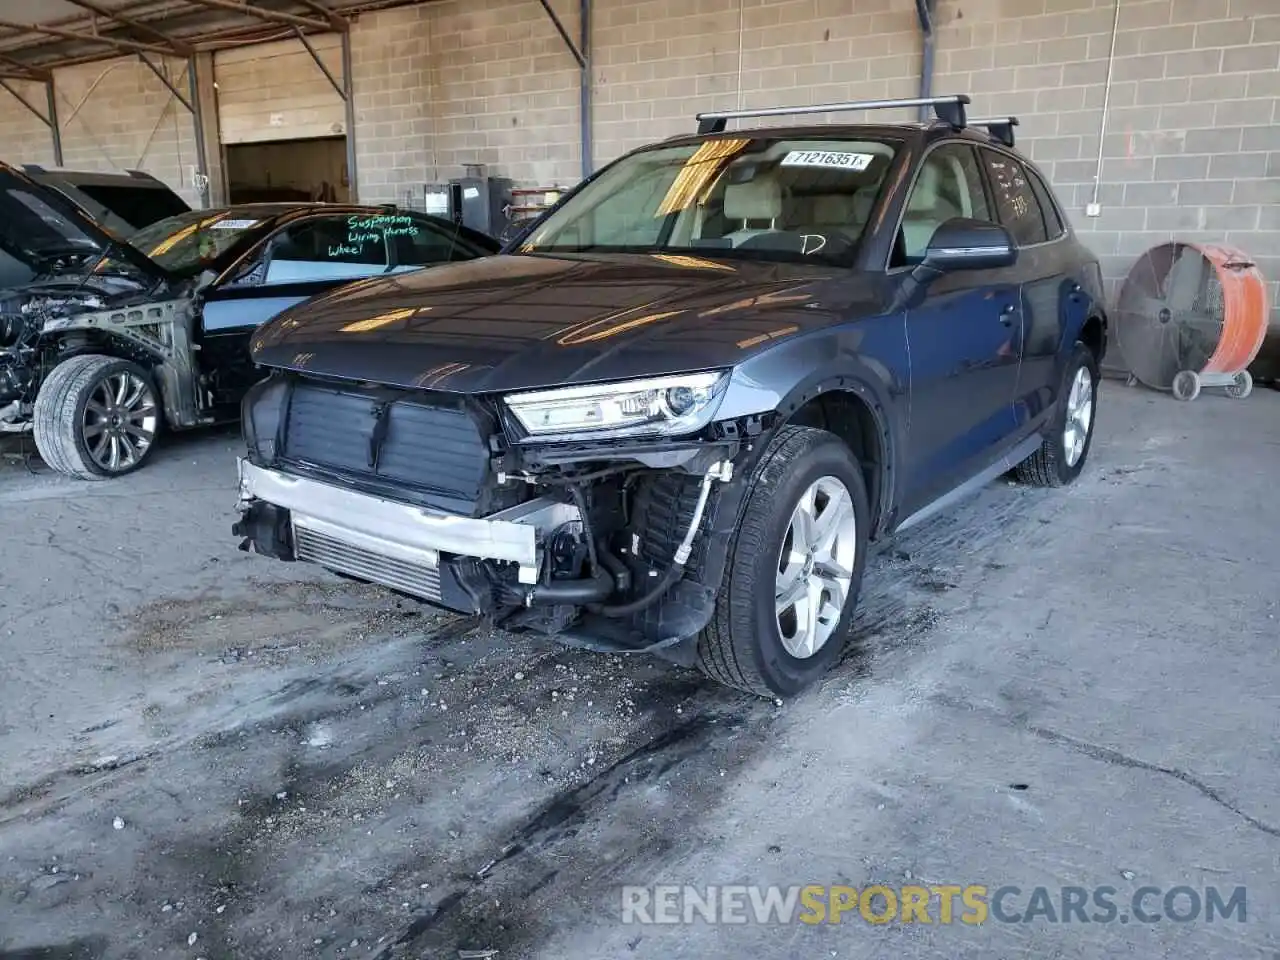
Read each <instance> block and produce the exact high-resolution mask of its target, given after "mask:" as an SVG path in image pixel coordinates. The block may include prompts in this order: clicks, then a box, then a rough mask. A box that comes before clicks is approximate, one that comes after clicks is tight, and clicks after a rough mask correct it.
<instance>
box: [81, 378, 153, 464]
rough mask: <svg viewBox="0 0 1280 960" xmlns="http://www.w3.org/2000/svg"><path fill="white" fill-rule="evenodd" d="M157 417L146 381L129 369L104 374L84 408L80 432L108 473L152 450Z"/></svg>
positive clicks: (149, 386)
mask: <svg viewBox="0 0 1280 960" xmlns="http://www.w3.org/2000/svg"><path fill="white" fill-rule="evenodd" d="M157 420H158V414H157V409H156V399H155V394H154V393H153V391H152V389H151V384H150V383H149V382H148V381H147V380H145V379H144V378H143V377H140V376H139V375H138V374H136V373H134V372H132V371H129V370H121V371H120V372H118V373H113V374H110V375H109V376H106V377H104V378H103V379H102V380H100V381H99V382H98V383H97V384H95V386H94V388H93V391H92V392H91V393H90V395H89V400H88V402H86V403H85V407H84V416H83V422H82V426H81V431H82V433H83V435H84V439H85V446H86V447H87V448H88V451H89V456H90V457H92V458H93V462H94V463H96V464H97V465H98V466H99V467H101V468H102V469H103V470H104V471H106V472H108V473H122V472H124V471H125V470H129V469H132V468H133V467H135V466H137V464H138V463H139V462H140V461H141V460H142V458H143V457H144V456H146V454H147V451H148V450H149V449H151V443H152V441H154V440H155V437H156V422H157Z"/></svg>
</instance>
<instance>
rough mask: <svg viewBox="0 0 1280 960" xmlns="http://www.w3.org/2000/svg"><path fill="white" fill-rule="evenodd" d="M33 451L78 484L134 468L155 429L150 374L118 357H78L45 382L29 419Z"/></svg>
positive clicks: (149, 445)
mask: <svg viewBox="0 0 1280 960" xmlns="http://www.w3.org/2000/svg"><path fill="white" fill-rule="evenodd" d="M33 420H34V428H35V431H34V432H35V438H36V448H37V449H38V450H39V451H40V456H41V457H42V458H43V459H44V461H45V463H47V464H48V465H49V466H50V467H52V468H53V469H54V470H56V471H58V472H59V473H64V474H66V475H67V476H71V477H78V478H80V479H84V480H102V479H106V478H109V477H118V476H121V475H122V474H126V473H129V472H130V471H131V470H136V469H137V468H138V467H140V466H141V465H142V463H143V461H144V460H145V459H146V457H147V455H148V454H149V453H150V452H151V448H152V446H153V444H154V443H155V439H156V435H157V433H158V432H159V430H160V405H159V401H158V398H157V395H156V389H155V385H154V383H153V382H152V380H151V376H150V374H149V373H148V372H147V371H146V370H144V369H143V368H142V367H140V366H138V364H136V363H133V362H132V361H129V360H123V359H120V358H119V357H109V356H103V355H99V354H83V355H81V356H77V357H71V358H70V359H68V360H64V361H63V362H62V363H60V364H58V366H56V367H54V369H53V371H52V372H51V373H50V374H49V376H48V377H47V378H46V379H45V381H44V383H43V384H42V385H41V387H40V392H39V394H38V395H37V396H36V403H35V412H34V415H33Z"/></svg>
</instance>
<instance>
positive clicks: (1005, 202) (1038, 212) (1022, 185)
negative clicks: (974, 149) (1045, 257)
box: [982, 149, 1049, 247]
mask: <svg viewBox="0 0 1280 960" xmlns="http://www.w3.org/2000/svg"><path fill="white" fill-rule="evenodd" d="M982 154H983V159H984V160H985V162H986V165H987V172H988V174H989V175H990V177H991V187H992V190H993V191H994V192H995V198H996V209H997V210H998V211H999V213H1000V222H1001V223H1002V224H1004V226H1005V228H1006V229H1008V231H1009V232H1010V233H1011V234H1012V235H1013V239H1014V240H1015V241H1016V242H1017V244H1018V246H1020V247H1027V246H1030V245H1032V244H1035V243H1044V242H1045V241H1046V240H1048V239H1049V232H1048V230H1047V229H1046V228H1045V219H1044V211H1043V210H1042V209H1041V207H1040V201H1039V200H1037V199H1036V194H1035V190H1034V189H1033V188H1032V186H1031V181H1030V180H1029V179H1028V177H1027V171H1026V169H1025V168H1024V167H1023V166H1022V164H1020V163H1019V162H1018V161H1017V160H1015V159H1013V157H1011V156H1009V155H1008V154H1004V153H997V152H996V151H995V150H986V149H984V150H983V151H982Z"/></svg>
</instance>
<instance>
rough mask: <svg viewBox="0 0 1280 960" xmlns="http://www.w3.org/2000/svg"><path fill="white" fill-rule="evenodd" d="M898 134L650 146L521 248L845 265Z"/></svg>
mask: <svg viewBox="0 0 1280 960" xmlns="http://www.w3.org/2000/svg"><path fill="white" fill-rule="evenodd" d="M898 146H899V142H898V141H895V140H889V139H837V138H832V139H825V138H824V139H775V138H765V137H756V138H747V137H718V138H716V139H713V140H706V141H703V142H701V143H696V144H686V145H683V146H672V147H657V148H654V149H651V150H645V151H642V152H640V153H635V154H632V155H631V156H628V157H625V158H623V159H622V160H620V161H619V162H618V163H616V164H614V165H613V166H612V167H610V168H609V169H608V170H606V171H605V172H604V173H602V174H601V175H600V177H599V178H598V179H597V180H595V181H593V182H591V183H589V184H587V185H586V186H585V187H583V188H582V190H581V191H580V192H579V193H577V194H576V195H574V196H572V197H570V198H569V200H568V201H566V203H565V205H564V206H563V207H561V208H560V209H559V210H557V211H556V212H555V213H553V214H551V215H550V216H549V217H548V218H547V220H546V221H545V222H544V223H543V224H542V225H541V226H540V227H539V228H538V229H537V230H536V231H535V232H534V233H533V234H532V235H531V236H530V237H529V238H528V240H527V241H526V242H525V243H524V244H522V246H521V251H522V252H525V253H539V252H556V253H571V252H585V251H597V252H610V251H616V252H632V251H634V252H654V251H664V250H667V251H671V250H682V251H688V250H697V251H699V252H700V253H702V254H703V255H704V256H723V257H744V258H745V257H750V258H757V259H767V260H798V261H806V262H812V261H820V262H826V263H831V264H840V265H845V264H848V263H849V262H850V261H851V260H852V257H853V253H854V251H855V249H856V247H857V244H858V241H859V240H860V238H861V236H862V231H863V229H864V228H865V226H866V223H867V219H868V218H869V217H870V215H871V210H872V208H873V207H874V206H875V201H876V197H877V196H878V194H879V192H880V185H881V182H882V181H883V180H884V175H885V173H886V171H887V170H888V169H889V165H890V162H891V161H892V160H893V157H894V155H895V154H896V152H897V150H898Z"/></svg>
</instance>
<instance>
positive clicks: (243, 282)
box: [0, 164, 498, 480]
mask: <svg viewBox="0 0 1280 960" xmlns="http://www.w3.org/2000/svg"><path fill="white" fill-rule="evenodd" d="M497 249H498V243H497V242H496V241H495V240H493V239H491V238H489V237H487V236H484V235H483V234H479V233H476V232H474V231H471V230H468V229H466V228H464V227H462V226H460V225H457V224H454V223H452V222H450V221H447V220H444V219H441V218H436V217H430V216H425V215H423V214H419V213H414V212H410V211H401V210H396V209H393V208H386V207H371V206H349V205H337V204H315V203H265V204H245V205H240V206H234V207H223V208H218V209H211V210H193V211H186V212H182V213H179V214H177V215H175V216H171V217H168V218H166V219H163V220H160V221H158V222H156V223H154V224H151V225H150V226H148V227H145V228H144V229H142V230H139V231H137V232H136V233H133V234H131V235H130V236H129V237H128V238H127V239H125V238H122V237H120V236H117V235H115V234H114V233H112V232H111V231H110V230H109V229H108V228H107V227H106V226H104V225H103V224H101V223H98V222H97V221H95V220H93V219H92V218H90V217H89V216H88V214H87V213H86V212H85V211H84V210H82V209H81V208H80V207H79V206H77V205H76V204H75V203H73V202H72V201H71V200H70V199H68V198H67V197H66V196H64V195H63V194H61V193H60V192H58V191H56V190H53V189H50V188H48V187H46V186H44V185H41V184H39V183H37V182H35V181H34V180H33V179H31V178H30V177H28V176H27V175H26V174H25V173H23V172H21V171H19V170H16V169H13V168H12V167H8V166H5V165H3V164H0V433H2V432H7V433H32V434H34V437H35V443H36V447H37V449H38V450H39V452H40V456H41V457H42V458H43V459H44V461H45V462H46V463H47V464H48V465H49V466H50V467H51V468H52V469H54V470H56V471H58V472H59V473H63V474H67V475H68V476H73V477H79V478H82V479H86V480H96V479H103V478H108V477H114V476H119V475H121V474H124V473H128V472H129V471H131V470H135V469H137V468H138V467H139V466H141V465H142V464H143V462H144V461H145V460H146V459H147V457H148V455H149V454H150V453H151V450H152V448H153V446H154V444H155V441H156V438H157V436H158V435H159V433H160V431H161V430H162V429H172V430H184V429H189V428H192V427H198V426H205V425H211V424H215V423H220V422H232V421H235V420H236V419H238V417H239V414H240V401H241V399H242V397H243V396H244V393H245V391H246V390H247V389H248V388H249V387H250V386H251V385H252V384H253V383H254V382H255V381H256V380H257V379H258V378H259V376H260V373H259V372H258V371H257V368H256V367H255V365H254V363H253V361H252V359H251V358H250V356H249V338H250V336H251V335H252V334H253V331H254V330H255V329H256V328H257V327H258V326H259V325H260V324H262V323H263V322H265V321H267V320H269V319H271V318H272V317H274V316H275V315H276V314H278V313H279V312H281V311H282V310H285V309H286V308H288V307H291V306H294V305H296V304H299V303H301V302H303V301H305V300H307V299H309V298H311V297H313V296H315V295H317V294H320V293H323V292H324V291H327V290H331V289H333V288H334V287H338V286H341V285H343V284H348V283H351V282H352V281H356V280H361V279H364V278H368V277H372V276H378V275H383V274H394V273H401V272H408V271H414V270H419V269H421V268H423V267H426V266H431V265H433V264H438V263H445V262H448V261H457V260H471V259H474V258H476V257H482V256H486V255H488V254H491V253H493V252H495V251H496V250H497Z"/></svg>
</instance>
